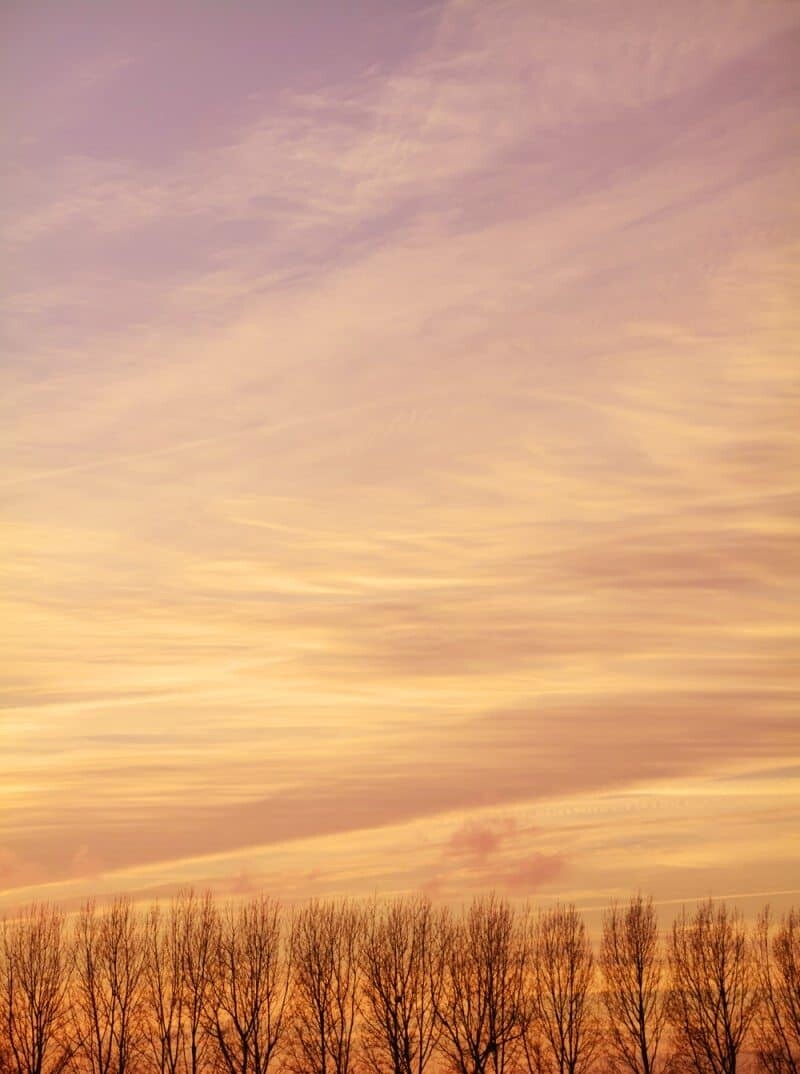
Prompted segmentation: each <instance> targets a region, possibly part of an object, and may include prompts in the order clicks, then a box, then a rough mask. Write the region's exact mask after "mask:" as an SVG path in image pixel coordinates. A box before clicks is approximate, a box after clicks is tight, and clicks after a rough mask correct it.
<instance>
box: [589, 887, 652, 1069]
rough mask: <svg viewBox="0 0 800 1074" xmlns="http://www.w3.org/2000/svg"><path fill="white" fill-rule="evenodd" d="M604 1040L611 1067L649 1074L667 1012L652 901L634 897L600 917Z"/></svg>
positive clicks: (638, 896) (639, 896)
mask: <svg viewBox="0 0 800 1074" xmlns="http://www.w3.org/2000/svg"><path fill="white" fill-rule="evenodd" d="M600 966H601V969H602V972H603V1002H604V1005H605V1009H606V1013H607V1016H608V1017H607V1021H606V1043H607V1047H608V1050H609V1052H610V1055H611V1059H612V1061H613V1063H614V1065H615V1066H617V1067H621V1068H622V1069H624V1070H626V1071H629V1072H630V1074H653V1071H654V1070H655V1066H656V1061H657V1059H658V1050H659V1045H660V1043H661V1037H662V1034H663V1032H664V1026H665V1022H666V1016H667V1004H666V1002H665V993H664V990H663V988H662V977H663V970H664V960H663V956H662V953H661V949H660V944H659V937H658V919H657V917H656V912H655V908H654V906H653V900H652V899H650V898H648V899H646V900H645V899H643V898H642V896H641V895H636V896H634V897H633V898H632V899H631V901H630V903H629V904H628V906H627V907H626V908H625V909H624V910H623V909H621V908H620V907H619V906H613V907H612V908H611V910H610V911H608V913H607V914H606V916H605V919H604V921H603V938H602V944H601V948H600Z"/></svg>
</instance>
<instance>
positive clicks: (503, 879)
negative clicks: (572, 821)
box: [497, 852, 566, 895]
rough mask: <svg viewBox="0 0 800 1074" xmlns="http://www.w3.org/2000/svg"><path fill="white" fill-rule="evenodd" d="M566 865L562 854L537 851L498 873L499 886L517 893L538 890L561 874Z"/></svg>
mask: <svg viewBox="0 0 800 1074" xmlns="http://www.w3.org/2000/svg"><path fill="white" fill-rule="evenodd" d="M565 867H566V859H565V858H563V857H562V856H561V855H560V854H541V853H538V852H537V853H535V854H530V855H528V856H527V857H525V858H524V859H523V860H522V861H520V862H519V863H518V864H516V865H513V866H511V868H509V869H506V870H504V871H502V872H500V873H498V874H497V886H498V887H501V888H505V889H506V890H507V891H510V892H513V893H514V894H517V895H524V894H526V893H527V892H534V891H537V890H538V889H539V888H540V887H542V886H543V885H544V884H547V883H549V882H550V881H551V880H554V879H555V878H556V877H557V876H559V875H560V874H561V873H562V872H563V871H564V868H565Z"/></svg>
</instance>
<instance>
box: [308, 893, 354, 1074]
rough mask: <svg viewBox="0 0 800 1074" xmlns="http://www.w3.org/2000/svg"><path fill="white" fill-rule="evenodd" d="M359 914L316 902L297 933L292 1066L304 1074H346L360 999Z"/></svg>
mask: <svg viewBox="0 0 800 1074" xmlns="http://www.w3.org/2000/svg"><path fill="white" fill-rule="evenodd" d="M362 927H363V917H362V915H361V913H360V911H359V910H358V909H357V908H356V907H355V906H353V905H352V904H350V903H347V902H345V903H342V904H340V905H338V906H337V905H336V904H334V903H319V902H312V903H310V904H309V905H308V906H306V907H305V908H304V909H303V910H302V911H301V912H300V914H299V915H298V917H297V919H296V921H295V925H294V931H293V950H294V957H293V963H294V967H295V1005H294V1009H293V1015H294V1049H293V1067H294V1069H295V1070H296V1071H298V1072H302V1074H348V1071H349V1070H350V1069H351V1066H352V1061H353V1039H354V1030H355V1024H356V1013H357V1000H358V962H359V945H360V940H361V934H362Z"/></svg>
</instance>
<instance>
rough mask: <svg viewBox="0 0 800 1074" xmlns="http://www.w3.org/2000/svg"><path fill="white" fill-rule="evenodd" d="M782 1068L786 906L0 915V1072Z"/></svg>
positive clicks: (480, 903) (520, 1073)
mask: <svg viewBox="0 0 800 1074" xmlns="http://www.w3.org/2000/svg"><path fill="white" fill-rule="evenodd" d="M745 1056H746V1057H747V1060H748V1062H750V1063H752V1064H757V1065H758V1067H759V1069H760V1070H762V1071H763V1072H764V1074H800V911H798V910H796V909H794V908H793V909H791V910H790V911H789V912H788V913H786V914H785V915H784V916H783V917H782V918H781V919H780V920H777V921H776V920H774V919H773V917H772V916H771V914H770V911H769V908H768V907H767V908H765V909H764V910H763V912H762V914H761V916H760V917H759V919H758V921H757V923H756V924H755V925H754V926H752V927H747V925H746V924H745V922H744V921H743V919H742V918H741V916H740V915H739V914H738V912H737V911H736V910H734V909H731V908H730V907H729V906H727V905H726V904H725V903H715V902H713V901H711V900H710V901H708V902H705V903H703V904H701V905H699V906H698V907H697V908H696V909H694V910H693V911H691V912H689V911H687V910H685V909H684V910H683V911H682V913H681V914H680V915H679V916H678V917H677V918H676V919H675V921H674V923H673V925H672V928H671V930H669V931H667V932H666V933H662V932H661V931H660V930H659V924H658V919H657V914H656V910H655V907H654V905H653V902H652V900H651V899H649V898H644V897H643V896H641V895H637V896H635V897H633V898H632V899H631V900H630V901H629V902H628V903H627V904H624V905H620V904H617V905H614V906H613V907H612V908H611V909H610V910H608V911H607V912H606V914H605V916H604V920H603V927H602V935H601V937H600V940H599V943H598V944H597V945H596V948H595V946H594V945H593V944H592V942H591V940H590V937H589V934H588V932H587V930H586V927H585V924H584V921H583V919H582V917H581V915H580V913H579V912H578V910H577V909H576V908H575V907H574V906H572V905H557V906H554V907H551V908H548V909H544V910H541V911H539V912H534V911H533V910H530V909H519V908H517V907H515V906H514V905H513V904H511V903H509V902H508V901H506V900H504V899H501V898H499V897H497V896H495V895H490V896H483V897H480V898H476V899H475V900H473V902H472V903H471V904H470V905H469V906H467V907H465V909H464V910H463V911H461V912H460V913H453V912H450V911H448V910H447V909H446V908H441V907H436V906H434V905H433V904H432V903H431V902H430V901H428V900H427V899H425V898H422V897H409V898H400V899H395V900H393V901H387V902H378V901H373V902H371V903H368V904H366V905H364V904H358V903H354V902H349V901H338V902H311V903H309V904H307V905H305V906H303V907H302V908H301V909H299V910H296V911H294V912H292V913H288V912H286V911H284V910H282V909H281V906H280V905H279V904H278V903H276V902H275V901H273V900H271V899H270V898H267V897H258V898H253V899H250V900H247V901H241V902H237V903H225V904H218V903H217V902H216V901H215V900H214V898H213V897H212V896H211V895H210V894H205V895H198V894H195V893H194V892H191V891H187V892H184V893H181V894H180V895H178V896H177V897H176V898H175V899H174V900H172V901H171V902H170V903H168V904H166V905H161V904H155V905H153V906H151V907H149V908H147V909H138V908H137V907H136V906H135V905H134V904H133V903H132V902H131V900H130V899H128V898H125V897H122V898H117V899H115V900H114V901H113V902H112V903H110V904H109V905H108V906H105V907H104V908H100V907H98V906H97V904H96V903H95V902H87V903H86V904H85V905H84V906H83V907H82V908H81V909H80V911H79V912H78V913H76V914H74V915H71V916H67V915H65V914H64V913H63V912H62V910H60V909H59V908H58V907H57V906H55V905H53V904H48V903H39V904H34V905H32V906H30V907H28V908H27V909H25V910H24V911H23V912H22V913H21V914H19V915H18V916H17V917H14V918H12V919H8V920H6V921H4V922H3V924H2V933H1V934H0V1072H2V1074H268V1072H271V1071H275V1072H286V1074H362V1072H368V1071H369V1072H374V1074H425V1072H426V1071H427V1072H430V1074H434V1072H438V1071H444V1070H447V1071H452V1072H454V1074H586V1072H589V1071H594V1070H597V1071H602V1072H604V1074H605V1072H607V1074H736V1072H737V1065H739V1066H740V1067H741V1066H742V1060H743V1058H744V1057H745Z"/></svg>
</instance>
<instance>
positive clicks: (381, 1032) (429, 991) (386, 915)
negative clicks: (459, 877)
mask: <svg viewBox="0 0 800 1074" xmlns="http://www.w3.org/2000/svg"><path fill="white" fill-rule="evenodd" d="M439 921H440V915H438V914H436V913H435V912H434V911H433V909H432V907H431V904H430V901H429V900H428V899H423V898H409V899H397V900H395V901H394V902H391V903H389V904H388V905H387V906H378V905H377V904H376V903H373V904H372V905H371V906H370V907H369V908H368V910H367V914H366V924H365V934H364V941H363V944H362V950H361V977H362V984H361V1005H360V1009H361V1014H362V1019H363V1028H362V1041H363V1046H364V1054H365V1057H366V1059H367V1062H368V1063H369V1065H370V1066H371V1067H372V1068H373V1069H374V1070H375V1071H378V1072H381V1074H382V1072H384V1071H386V1072H391V1074H423V1072H424V1070H425V1069H426V1067H427V1065H428V1062H429V1060H430V1058H431V1056H432V1054H433V1052H434V1050H435V1047H436V1043H437V1041H438V1038H439V1034H440V1025H439V1021H438V1019H437V1017H436V1006H437V1003H438V1001H439V997H440V993H441V987H442V957H443V951H444V947H443V944H442V939H441V930H440V928H439Z"/></svg>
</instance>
